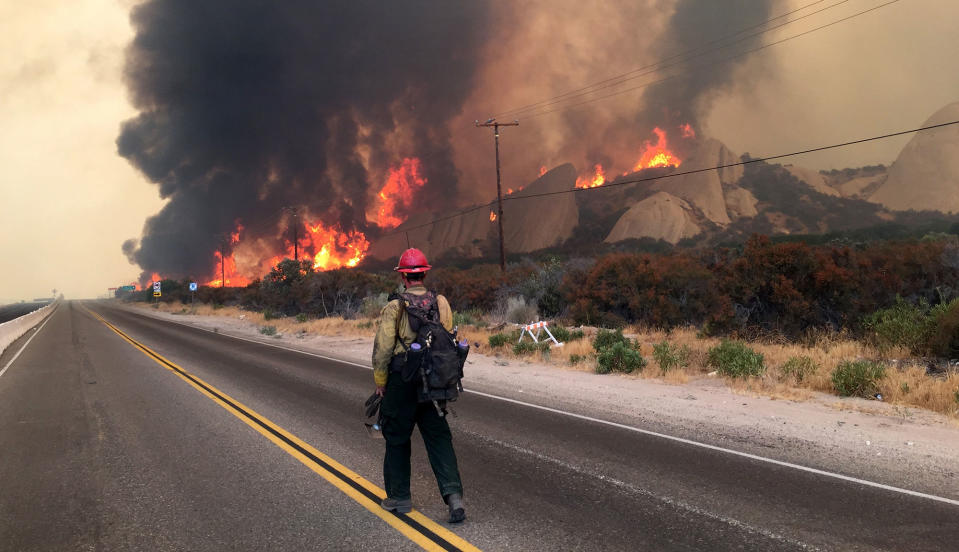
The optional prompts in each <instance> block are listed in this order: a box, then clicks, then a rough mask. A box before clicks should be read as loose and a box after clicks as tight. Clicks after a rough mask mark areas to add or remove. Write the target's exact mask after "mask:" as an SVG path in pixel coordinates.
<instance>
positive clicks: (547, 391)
mask: <svg viewBox="0 0 959 552" xmlns="http://www.w3.org/2000/svg"><path fill="white" fill-rule="evenodd" d="M127 308H131V309H136V310H137V311H138V312H143V313H147V314H149V315H151V316H155V317H158V318H162V319H166V320H170V321H174V322H178V323H182V324H186V325H190V326H195V327H198V328H202V329H206V330H211V331H214V330H215V331H217V332H219V333H221V334H226V335H231V336H235V337H240V338H244V339H252V340H256V341H261V342H264V343H269V344H272V345H276V346H281V347H287V348H291V349H296V350H302V351H308V352H311V353H316V354H321V355H325V356H329V357H331V358H336V359H340V360H346V361H349V362H352V363H356V364H360V365H362V366H365V367H368V366H369V364H370V355H371V351H372V338H371V337H370V336H371V335H372V332H373V330H372V328H371V327H370V326H369V325H368V323H356V322H352V321H344V322H341V323H329V322H326V323H324V324H323V325H322V329H318V328H317V327H316V326H313V327H312V328H311V330H312V332H320V331H322V333H325V334H328V335H318V334H317V333H312V332H305V331H302V330H297V327H298V326H297V325H296V322H295V321H278V322H279V323H277V324H275V326H276V329H277V331H278V333H277V334H276V335H274V336H266V335H263V333H261V328H262V325H263V324H264V322H262V321H261V320H254V319H253V317H252V316H251V313H244V312H243V311H240V310H228V309H220V310H219V311H218V312H216V313H213V312H212V311H210V312H208V313H206V314H195V315H194V314H174V313H172V312H162V311H158V310H156V309H152V308H149V307H147V306H145V305H143V306H140V305H138V306H130V305H128V306H127ZM266 323H267V324H273V323H274V322H273V321H270V322H266ZM305 324H309V323H305ZM466 337H470V336H469V335H467V336H466ZM471 341H472V340H471ZM487 349H488V347H484V346H482V345H481V346H480V347H479V349H474V350H473V351H472V352H471V353H470V356H469V359H468V360H467V366H466V378H465V379H464V386H465V387H466V389H467V391H470V390H473V391H479V392H482V393H487V394H492V395H496V396H500V397H505V398H510V399H514V400H518V401H523V402H529V403H532V404H537V405H542V406H548V407H551V408H556V409H559V410H563V411H568V412H573V413H577V414H581V415H586V416H591V417H595V418H599V419H602V420H608V421H612V422H617V423H621V424H625V425H629V426H633V427H638V428H642V429H645V430H649V431H655V432H659V433H664V434H668V435H673V436H676V437H683V438H687V439H691V440H695V441H699V442H704V443H708V444H711V445H715V446H719V447H724V448H730V449H734V450H737V451H742V452H747V453H751V454H756V455H759V456H763V457H768V458H773V459H776V460H781V461H786V462H792V463H796V464H800V465H803V466H809V467H813V468H818V469H821V470H826V471H833V472H837V473H841V474H845V475H848V476H852V477H857V478H862V479H867V480H870V481H875V482H879V483H884V484H887V485H892V486H897V487H904V488H908V489H912V490H916V491H920V492H925V493H929V494H935V495H938V496H944V497H947V498H951V499H959V474H957V472H959V462H957V460H956V459H957V458H959V424H957V423H956V421H955V420H954V419H951V418H949V417H947V416H944V415H941V414H937V413H935V412H930V411H928V410H923V409H918V408H910V407H903V406H898V405H893V404H887V403H883V402H879V401H867V400H864V399H857V398H840V397H837V396H834V395H828V394H825V393H820V392H816V391H809V392H808V393H804V394H803V396H802V397H797V398H796V399H795V400H789V399H782V398H775V397H770V396H760V395H758V394H757V393H755V392H754V391H751V390H750V389H748V388H747V387H743V386H738V387H737V386H730V385H727V383H725V382H724V381H722V380H721V379H717V378H715V377H694V378H682V379H681V381H671V380H664V379H649V378H642V377H635V376H627V375H615V374H611V375H598V374H595V373H592V372H591V371H588V370H586V369H583V368H576V367H570V366H556V365H549V364H545V363H542V362H536V361H531V360H523V359H519V358H506V357H498V356H496V355H487V354H484V352H489V351H488V350H487ZM370 387H371V390H372V387H373V378H372V374H371V375H370ZM461 400H463V401H468V400H469V393H467V394H466V395H465V396H464V397H463V398H461ZM558 415H560V414H558Z"/></svg>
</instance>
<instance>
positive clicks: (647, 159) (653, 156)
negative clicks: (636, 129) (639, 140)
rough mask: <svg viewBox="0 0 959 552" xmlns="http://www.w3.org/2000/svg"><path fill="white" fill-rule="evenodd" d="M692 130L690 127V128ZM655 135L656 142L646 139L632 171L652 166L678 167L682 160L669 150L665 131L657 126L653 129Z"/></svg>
mask: <svg viewBox="0 0 959 552" xmlns="http://www.w3.org/2000/svg"><path fill="white" fill-rule="evenodd" d="M690 130H692V129H690ZM653 134H655V135H656V143H655V144H653V143H651V142H650V141H649V140H647V141H646V142H645V143H644V145H643V147H644V148H645V149H644V151H643V154H642V155H641V156H640V158H639V161H637V162H636V165H634V166H633V172H637V171H641V170H643V169H651V168H653V167H670V166H672V167H678V166H679V165H680V164H681V163H682V161H681V160H680V159H679V158H678V157H676V156H675V155H673V153H672V152H670V151H669V145H668V144H667V143H666V133H665V132H663V131H662V129H660V128H659V127H656V128H654V129H653Z"/></svg>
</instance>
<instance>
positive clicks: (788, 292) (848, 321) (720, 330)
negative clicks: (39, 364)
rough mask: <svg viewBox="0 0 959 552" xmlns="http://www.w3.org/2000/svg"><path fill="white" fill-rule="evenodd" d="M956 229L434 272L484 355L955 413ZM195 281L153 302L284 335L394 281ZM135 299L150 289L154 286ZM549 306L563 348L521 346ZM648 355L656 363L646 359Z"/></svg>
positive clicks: (281, 276) (382, 293)
mask: <svg viewBox="0 0 959 552" xmlns="http://www.w3.org/2000/svg"><path fill="white" fill-rule="evenodd" d="M953 230H955V231H953ZM956 232H959V228H955V229H950V230H949V231H948V232H944V233H938V234H929V235H927V236H925V237H923V238H922V239H913V238H908V239H898V240H895V241H893V240H886V241H883V240H874V241H870V240H869V239H865V238H863V237H857V238H856V239H860V240H862V241H853V240H850V239H846V238H842V239H839V238H837V239H836V240H833V241H831V242H825V241H823V240H819V242H818V243H816V240H809V241H808V242H802V241H791V242H790V241H781V240H778V239H777V240H771V239H769V238H766V237H763V236H754V237H753V238H750V239H749V240H747V241H746V242H745V243H744V244H740V245H731V246H728V247H722V246H720V247H710V248H704V249H699V250H694V249H682V248H658V249H655V251H654V250H649V252H640V253H629V252H616V253H610V254H606V255H603V256H600V257H598V258H568V259H563V258H560V257H557V256H548V257H545V258H542V259H539V260H533V259H523V260H520V261H519V262H512V263H510V264H509V266H508V270H507V271H506V273H505V275H504V274H501V273H500V271H499V267H498V266H496V265H492V264H472V265H469V266H466V265H463V266H446V267H441V268H438V269H435V270H433V271H431V273H430V275H429V278H428V280H427V285H428V286H429V287H430V288H432V289H435V290H436V291H438V292H440V293H443V294H444V295H446V296H447V298H448V299H449V301H450V304H451V305H452V306H453V307H454V308H455V309H456V310H455V312H454V323H455V325H457V326H458V327H459V328H460V333H461V335H463V336H466V337H468V338H469V339H470V341H471V342H472V343H473V344H474V347H475V348H476V351H477V352H480V353H487V354H493V355H497V356H501V357H504V358H507V359H509V358H518V359H524V360H528V361H542V362H550V363H554V364H559V365H563V366H567V367H569V368H570V369H575V370H589V371H598V372H604V373H612V372H617V373H623V374H632V375H631V376H630V377H640V378H661V379H664V380H665V381H667V382H670V383H683V382H685V381H688V380H690V379H695V378H700V377H704V376H705V375H706V374H707V373H710V372H713V371H715V372H717V374H718V375H720V376H722V377H723V378H724V379H725V380H726V381H727V383H728V385H730V386H733V387H735V388H737V389H743V390H745V391H749V392H757V393H762V394H766V395H772V396H779V397H787V398H797V399H798V398H803V397H806V396H809V395H810V394H811V393H812V392H825V393H833V394H837V395H850V396H866V397H870V396H872V395H874V394H875V393H882V395H883V398H884V400H885V401H886V402H892V403H894V404H901V405H906V406H918V407H924V408H928V409H930V410H934V411H936V412H941V413H944V414H948V415H951V416H955V417H957V418H959V374H957V372H956V369H955V368H954V366H952V365H950V363H949V362H948V361H949V360H950V359H959V286H956V284H955V282H957V281H959V238H957V236H956V235H955V234H956ZM437 264H440V263H437ZM187 282H188V281H187V280H184V281H173V280H165V281H164V282H163V290H164V296H163V297H162V298H161V301H160V302H159V305H158V306H157V307H156V308H158V309H159V310H161V311H167V312H171V313H182V314H186V313H192V314H198V315H215V316H233V317H244V319H245V320H247V321H249V322H250V323H251V324H256V325H257V327H261V326H263V327H275V328H276V333H277V334H279V335H282V336H284V337H283V338H286V339H289V338H292V337H293V336H300V335H310V334H316V335H334V336H366V337H369V336H372V335H373V333H374V331H375V327H376V321H377V318H378V316H379V312H380V310H382V308H383V306H384V305H385V304H386V302H387V300H388V296H389V293H390V292H394V291H397V289H396V281H395V279H394V277H393V276H392V275H387V274H386V273H383V274H374V273H369V272H365V271H363V270H355V269H341V270H333V271H327V272H316V271H313V270H312V268H311V267H309V266H308V263H307V264H303V263H296V262H294V261H284V262H281V263H280V264H279V265H278V266H277V267H276V268H275V269H274V270H273V271H272V272H271V273H270V274H269V275H266V276H265V277H264V278H263V279H262V280H258V281H255V282H253V283H252V284H250V285H249V286H247V287H245V288H209V287H201V288H200V290H199V291H197V293H196V301H197V302H196V304H195V306H194V305H190V304H189V299H190V294H189V291H188V289H187ZM128 299H130V300H135V301H144V302H147V301H149V302H152V301H153V298H152V296H151V295H150V293H149V291H147V292H138V293H135V294H131V295H130V296H129V297H128ZM541 318H545V319H549V320H550V321H551V322H552V325H551V326H550V331H551V332H553V334H554V335H555V336H556V337H557V339H558V340H560V341H561V342H563V343H564V346H563V347H553V346H551V345H549V344H548V343H547V344H545V345H544V344H533V343H532V342H531V341H529V339H528V338H527V339H524V342H523V343H520V344H519V345H517V342H518V340H519V330H517V329H515V326H513V325H512V324H513V323H517V324H523V323H528V322H530V321H533V320H538V319H541ZM544 335H545V334H544ZM647 359H649V361H650V362H653V363H654V364H655V365H656V367H657V368H658V369H657V370H644V368H645V367H646V365H647ZM869 392H872V393H869Z"/></svg>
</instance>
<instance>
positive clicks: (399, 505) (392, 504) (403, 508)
mask: <svg viewBox="0 0 959 552" xmlns="http://www.w3.org/2000/svg"><path fill="white" fill-rule="evenodd" d="M380 506H382V507H383V509H384V510H389V511H391V512H396V513H398V514H408V513H410V512H412V511H413V501H412V500H411V499H409V498H407V499H405V500H397V499H395V498H389V497H387V498H384V499H383V502H380Z"/></svg>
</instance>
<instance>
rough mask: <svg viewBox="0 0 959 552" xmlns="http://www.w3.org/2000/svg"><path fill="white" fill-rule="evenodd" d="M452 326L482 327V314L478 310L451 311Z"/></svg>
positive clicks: (483, 322) (484, 322) (483, 324)
mask: <svg viewBox="0 0 959 552" xmlns="http://www.w3.org/2000/svg"><path fill="white" fill-rule="evenodd" d="M453 325H454V326H477V327H483V326H485V325H486V321H484V320H483V313H482V312H481V311H480V310H479V309H470V310H467V311H453Z"/></svg>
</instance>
